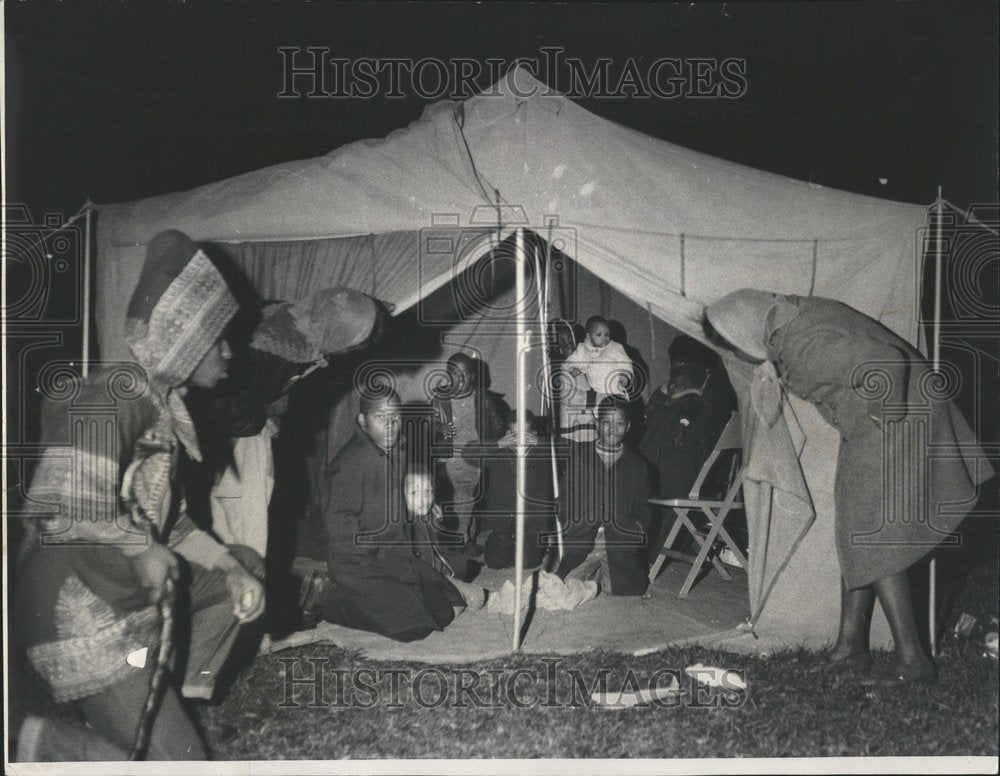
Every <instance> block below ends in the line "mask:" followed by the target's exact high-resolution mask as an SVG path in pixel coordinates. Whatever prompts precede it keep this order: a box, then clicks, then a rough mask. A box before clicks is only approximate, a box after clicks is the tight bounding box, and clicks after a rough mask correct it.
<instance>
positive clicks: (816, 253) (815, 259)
mask: <svg viewBox="0 0 1000 776" xmlns="http://www.w3.org/2000/svg"><path fill="white" fill-rule="evenodd" d="M818 263H819V240H818V239H817V240H813V263H812V274H810V275H809V296H812V295H813V293H814V292H815V291H816V267H817V265H818Z"/></svg>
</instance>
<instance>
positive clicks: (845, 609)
mask: <svg viewBox="0 0 1000 776" xmlns="http://www.w3.org/2000/svg"><path fill="white" fill-rule="evenodd" d="M874 608H875V589H874V588H873V587H872V586H871V585H867V586H865V587H857V588H853V589H852V588H849V587H848V586H847V582H846V580H844V578H843V577H841V578H840V631H839V632H838V633H837V643H836V644H835V645H834V647H833V649H832V650H831V651H830V654H829V655H828V656H827V659H828V660H829V661H830V662H832V663H841V662H843V661H844V660H846V659H847V658H850V657H852V656H854V655H862V654H863V655H867V653H868V636H869V634H870V632H871V622H872V612H873V611H874Z"/></svg>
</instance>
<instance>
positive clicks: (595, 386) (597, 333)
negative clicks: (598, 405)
mask: <svg viewBox="0 0 1000 776" xmlns="http://www.w3.org/2000/svg"><path fill="white" fill-rule="evenodd" d="M565 363H566V367H567V368H568V369H569V372H570V374H571V375H573V376H574V377H576V376H578V375H583V376H584V377H586V378H587V383H588V384H589V386H590V389H591V390H592V391H594V392H595V393H596V394H597V401H598V402H600V401H601V400H602V399H603V398H604V397H605V396H608V395H609V394H613V395H615V396H621V397H624V398H628V393H629V391H628V387H629V385H630V384H631V382H632V379H633V375H632V361H631V359H630V358H629V357H628V354H626V353H625V348H624V347H623V346H622V345H621V343H619V342H615V341H614V340H613V339H611V327H610V326H609V325H608V322H607V320H605V319H604V318H602V317H601V316H599V315H594V316H591V317H590V318H588V319H587V337H586V339H585V340H584V341H583V342H581V343H580V344H579V345H577V347H576V350H575V351H574V352H573V354H572V355H571V356H570V357H569V358H567V359H566V362H565Z"/></svg>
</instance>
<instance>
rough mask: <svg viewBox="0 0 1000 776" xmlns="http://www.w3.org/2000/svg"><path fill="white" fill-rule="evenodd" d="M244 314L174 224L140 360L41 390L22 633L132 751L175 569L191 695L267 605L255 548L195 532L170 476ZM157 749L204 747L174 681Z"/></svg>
mask: <svg viewBox="0 0 1000 776" xmlns="http://www.w3.org/2000/svg"><path fill="white" fill-rule="evenodd" d="M236 312H237V302H236V300H235V299H234V297H233V295H232V293H231V291H230V289H229V287H228V285H227V284H226V282H225V280H224V279H223V277H222V275H221V274H220V273H219V270H218V269H217V267H216V266H215V265H214V264H213V263H212V261H211V260H210V259H209V258H208V257H207V256H206V254H205V253H204V252H203V251H202V250H200V249H199V248H198V246H197V245H195V244H194V243H193V242H191V240H189V239H188V238H187V237H186V236H185V235H183V234H181V233H180V232H175V231H170V232H163V233H161V234H160V235H158V236H157V237H156V238H154V239H153V240H152V241H151V242H150V244H149V247H148V250H147V254H146V261H145V264H144V267H143V271H142V275H141V277H140V280H139V284H138V286H137V288H136V290H135V293H134V294H133V296H132V299H131V302H130V304H129V307H128V312H127V322H126V333H127V341H128V344H129V347H130V349H131V351H132V353H133V355H134V357H135V360H136V362H137V364H119V365H118V366H117V367H116V368H109V369H105V370H102V371H101V372H98V373H96V374H95V375H93V376H92V377H91V378H89V379H87V380H84V381H71V382H70V383H65V382H64V383H62V384H60V385H58V386H45V385H43V386H42V389H43V391H46V390H47V391H48V393H49V397H48V398H49V401H48V403H47V406H46V409H45V413H44V415H43V421H42V441H43V443H44V444H45V445H47V447H46V448H45V452H44V455H43V459H42V461H41V463H40V465H39V467H38V470H37V472H36V474H35V476H34V478H33V480H32V483H31V488H30V490H29V492H28V502H29V505H30V508H31V510H32V511H34V512H35V514H33V515H29V517H28V518H27V520H26V522H27V536H26V539H25V545H24V549H23V553H22V557H21V559H20V564H19V584H18V600H17V604H16V613H15V614H16V617H17V620H18V624H19V628H18V631H17V632H18V633H19V635H21V636H22V637H23V640H24V642H25V647H26V651H27V657H28V660H29V662H30V664H31V665H32V666H33V667H34V669H35V670H36V671H37V672H38V674H40V676H41V677H42V679H43V680H44V681H45V683H46V684H47V685H48V687H49V689H50V690H51V692H52V695H53V696H54V698H55V700H56V701H59V702H67V701H72V702H74V703H75V705H76V706H77V708H78V710H79V711H80V712H81V713H82V715H83V717H84V719H85V720H86V722H87V724H88V726H89V727H91V728H94V729H96V730H97V731H98V732H99V733H101V734H102V735H103V737H104V738H105V739H107V741H109V742H111V744H113V745H114V746H116V747H118V749H119V750H121V751H122V752H123V753H124V752H127V751H128V750H129V748H130V747H131V745H132V742H133V738H134V736H135V733H136V727H137V724H138V722H139V719H140V716H141V714H142V710H143V708H144V706H145V704H146V701H147V697H148V695H149V688H150V675H151V672H152V671H153V667H154V665H155V662H156V661H155V654H156V648H157V641H158V636H159V632H160V622H159V618H158V616H157V607H156V603H157V602H158V601H159V600H160V596H161V594H162V592H163V591H164V589H165V588H166V587H167V585H168V581H167V580H168V579H173V580H177V581H180V580H181V579H182V576H183V577H185V578H186V576H187V571H186V569H188V568H189V569H190V580H189V582H188V583H187V584H181V585H180V587H181V589H180V591H179V593H180V594H179V596H178V598H179V599H181V600H183V601H184V603H185V605H186V608H185V611H187V612H188V615H187V616H186V617H185V618H184V621H183V622H181V623H178V624H179V625H181V626H183V627H184V628H186V629H187V628H189V631H187V630H185V631H184V632H189V636H188V637H187V638H186V639H185V642H186V643H185V644H184V647H185V649H183V650H182V651H183V652H186V653H187V656H188V658H187V667H188V677H187V678H186V679H185V682H184V687H183V690H182V691H183V693H184V694H185V695H194V696H195V697H205V694H206V693H208V692H210V689H211V688H210V687H207V688H206V685H205V683H204V682H203V681H198V680H197V679H198V678H199V677H195V676H194V674H198V675H201V674H204V673H205V671H204V670H199V669H203V668H204V666H205V665H206V664H207V663H210V662H211V660H212V656H214V655H220V654H222V655H224V654H226V653H227V652H228V648H229V645H231V643H232V640H233V639H234V638H235V635H236V630H237V627H236V626H237V624H238V623H246V622H249V621H251V620H253V619H255V618H256V617H258V616H259V615H260V614H261V613H262V611H263V606H264V601H263V589H262V586H261V584H260V582H259V581H258V578H257V575H259V573H260V566H261V562H260V558H259V556H257V555H256V554H255V553H253V552H252V551H250V550H248V549H247V548H244V547H238V546H233V547H227V546H226V545H225V544H222V543H220V542H219V541H218V540H217V539H215V538H214V537H212V536H211V535H210V534H208V533H206V532H205V531H203V530H200V529H199V528H197V527H196V526H195V524H194V522H193V521H192V520H191V518H190V517H189V516H188V514H187V511H186V503H185V499H184V494H183V491H182V489H181V488H180V484H181V483H180V482H179V481H178V479H179V478H178V476H177V473H178V469H179V466H180V463H181V460H182V459H183V458H184V457H187V458H189V459H193V460H195V461H198V460H200V458H201V454H200V451H199V447H198V438H197V435H196V433H195V427H194V423H193V422H192V420H191V417H190V415H189V413H188V410H187V407H186V405H185V400H184V397H185V395H186V393H187V390H188V388H189V387H190V386H199V387H203V388H210V387H212V386H214V385H215V384H216V383H218V382H219V381H221V380H222V379H223V378H225V376H226V374H227V372H228V363H229V359H230V356H231V353H230V349H229V346H228V344H227V343H226V341H225V339H224V338H223V334H224V331H225V329H226V326H227V324H229V322H230V320H231V319H232V318H233V316H234V315H235V313H236ZM55 389H62V390H55ZM181 558H182V559H183V560H184V561H185V563H183V564H182V563H181V562H180V559H181ZM182 572H183V573H182ZM188 618H189V619H188ZM200 679H204V677H203V676H202V677H200ZM56 735H58V734H56ZM50 737H51V738H55V737H56V736H50ZM41 738H42V739H43V743H44V738H45V736H44V735H42V736H41ZM148 754H149V757H150V758H152V759H186V760H197V759H204V758H205V757H206V752H205V750H204V748H203V745H202V743H201V741H200V738H199V736H198V734H197V732H196V730H195V728H194V726H193V724H192V722H191V721H190V719H189V718H188V717H187V716H186V714H185V712H184V711H183V709H182V707H181V703H180V699H179V697H178V694H177V691H176V689H175V688H174V687H168V688H167V690H166V694H165V696H164V698H163V701H162V703H161V705H160V707H159V712H158V714H157V715H156V718H155V719H154V720H153V724H152V733H151V739H150V744H149V752H148ZM85 756H86V755H85V754H82V753H81V754H79V755H78V759H83V758H84V757H85ZM102 756H104V757H107V756H108V755H107V754H106V753H105V754H103V755H102ZM64 759H66V758H65V757H64Z"/></svg>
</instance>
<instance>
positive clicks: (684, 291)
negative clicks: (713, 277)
mask: <svg viewBox="0 0 1000 776" xmlns="http://www.w3.org/2000/svg"><path fill="white" fill-rule="evenodd" d="M680 238H681V296H682V297H684V298H687V287H686V286H685V283H684V278H685V275H686V270H687V267H686V266H685V258H684V234H683V233H682V234H681V235H680Z"/></svg>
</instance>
